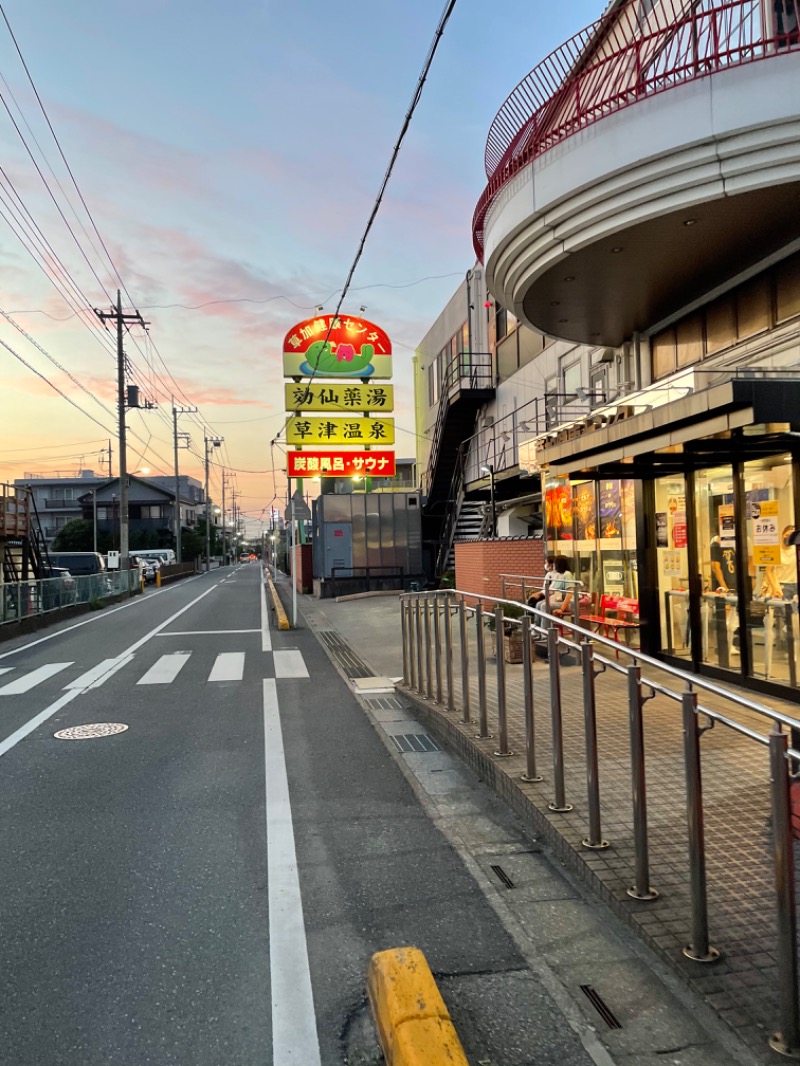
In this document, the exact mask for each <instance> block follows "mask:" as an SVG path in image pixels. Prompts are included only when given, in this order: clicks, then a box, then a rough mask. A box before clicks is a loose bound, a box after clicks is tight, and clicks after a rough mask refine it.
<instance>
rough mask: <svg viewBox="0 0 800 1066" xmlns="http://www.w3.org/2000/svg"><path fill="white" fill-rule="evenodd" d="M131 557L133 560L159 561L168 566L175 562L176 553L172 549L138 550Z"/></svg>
mask: <svg viewBox="0 0 800 1066" xmlns="http://www.w3.org/2000/svg"><path fill="white" fill-rule="evenodd" d="M130 555H131V558H132V559H157V560H158V561H159V562H160V563H167V564H168V565H169V564H171V563H174V562H175V552H174V551H173V550H172V548H136V549H135V550H134V551H132V552H131V553H130Z"/></svg>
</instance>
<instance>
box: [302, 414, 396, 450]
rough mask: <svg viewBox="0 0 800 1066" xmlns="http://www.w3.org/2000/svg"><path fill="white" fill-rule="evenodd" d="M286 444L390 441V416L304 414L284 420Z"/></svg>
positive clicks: (391, 425) (391, 437) (392, 421)
mask: <svg viewBox="0 0 800 1066" xmlns="http://www.w3.org/2000/svg"><path fill="white" fill-rule="evenodd" d="M286 443H287V444H308V445H309V446H310V447H314V445H320V444H321V445H325V444H374V445H376V446H379V445H383V444H394V419H393V418H350V419H348V418H306V417H304V416H303V415H295V417H294V418H290V419H289V421H288V422H287V423H286Z"/></svg>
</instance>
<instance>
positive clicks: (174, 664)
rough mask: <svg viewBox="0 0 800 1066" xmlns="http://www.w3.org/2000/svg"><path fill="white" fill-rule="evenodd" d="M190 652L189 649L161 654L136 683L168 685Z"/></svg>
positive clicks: (184, 663) (183, 664)
mask: <svg viewBox="0 0 800 1066" xmlns="http://www.w3.org/2000/svg"><path fill="white" fill-rule="evenodd" d="M191 654H192V653H191V652H190V651H176V652H173V653H172V654H171V655H162V656H161V658H160V659H159V660H158V662H157V663H154V664H153V666H151V667H150V669H149V670H148V671H147V673H146V674H145V675H144V677H140V678H139V680H138V681H137V682H136V684H137V685H169V684H170V682H172V681H174V680H175V678H176V677H177V676H178V674H179V673H180V672H181V670H182V669H183V668H184V666H185V665H186V663H187V661H188V659H189V656H190V655H191Z"/></svg>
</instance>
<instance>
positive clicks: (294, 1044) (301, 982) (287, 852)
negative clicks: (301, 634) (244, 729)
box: [264, 678, 320, 1066]
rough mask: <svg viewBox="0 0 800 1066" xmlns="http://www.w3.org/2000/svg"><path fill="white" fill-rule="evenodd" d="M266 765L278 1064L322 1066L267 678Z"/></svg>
mask: <svg viewBox="0 0 800 1066" xmlns="http://www.w3.org/2000/svg"><path fill="white" fill-rule="evenodd" d="M264 766H265V771H266V795H267V892H268V901H269V967H270V984H271V986H272V1061H273V1062H274V1063H280V1064H281V1066H293V1064H295V1063H296V1064H297V1066H320V1052H319V1038H318V1036H317V1022H316V1016H315V1014H314V993H313V991H312V988H311V971H310V969H309V964H308V943H307V941H306V927H305V922H304V921H303V899H302V896H301V894H300V880H299V877H298V874H297V852H296V850H295V842H294V826H293V824H292V808H291V803H290V800H289V780H288V777H287V774H286V757H285V754H284V748H283V733H282V731H281V718H280V709H279V707H278V689H277V685H276V683H275V680H274V678H269V679H265V680H264Z"/></svg>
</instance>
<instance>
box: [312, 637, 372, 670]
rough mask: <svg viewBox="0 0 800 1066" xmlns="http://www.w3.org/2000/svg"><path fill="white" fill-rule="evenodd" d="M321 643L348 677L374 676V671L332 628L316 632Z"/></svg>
mask: <svg viewBox="0 0 800 1066" xmlns="http://www.w3.org/2000/svg"><path fill="white" fill-rule="evenodd" d="M317 635H318V636H319V638H320V640H321V641H322V642H323V644H324V645H325V646H326V647H327V648H328V650H329V651H330V652H331V654H332V655H333V658H334V659H335V660H336V662H337V663H338V664H339V665H340V666H341V667H343V668H344V671H345V673H346V674H347V676H348V677H374V676H375V671H374V670H373V669H372V668H371V667H369V666H367V664H366V663H365V662H364V660H363V659H361V658H359V656H358V655H356V653H355V652H354V651H353V649H352V648H351V647H350V645H349V644H348V643H347V641H346V640H342V638H341V637H340V636H339V634H338V633H335V632H334V631H333V630H328V629H325V630H322V631H321V632H318V634H317Z"/></svg>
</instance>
